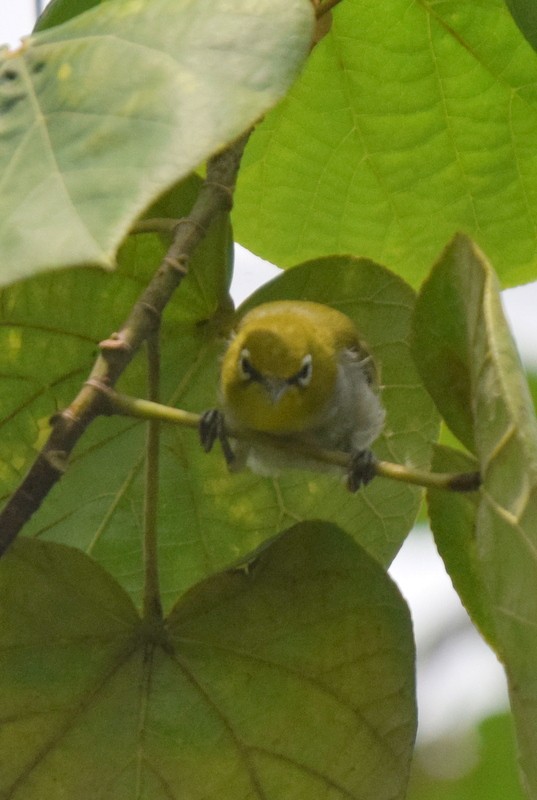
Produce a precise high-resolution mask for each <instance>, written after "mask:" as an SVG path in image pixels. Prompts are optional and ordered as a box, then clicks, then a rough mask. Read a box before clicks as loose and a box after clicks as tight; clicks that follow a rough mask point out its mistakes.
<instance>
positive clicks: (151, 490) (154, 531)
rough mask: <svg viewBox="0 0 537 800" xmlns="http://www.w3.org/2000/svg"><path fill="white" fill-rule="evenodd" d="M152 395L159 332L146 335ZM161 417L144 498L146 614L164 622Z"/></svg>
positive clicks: (153, 423)
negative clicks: (160, 524)
mask: <svg viewBox="0 0 537 800" xmlns="http://www.w3.org/2000/svg"><path fill="white" fill-rule="evenodd" d="M147 363H148V384H149V392H148V393H149V397H150V398H151V401H152V402H157V401H158V399H159V387H160V347H159V332H158V331H154V332H153V333H152V334H151V335H150V336H149V337H148V339H147ZM159 445H160V421H159V420H158V419H150V420H149V421H148V426H147V443H146V462H145V498H144V545H143V554H144V598H143V617H144V619H145V620H146V621H147V622H148V623H151V622H157V623H159V624H160V623H161V622H162V603H161V600H160V584H159V570H158V525H157V523H158V489H159Z"/></svg>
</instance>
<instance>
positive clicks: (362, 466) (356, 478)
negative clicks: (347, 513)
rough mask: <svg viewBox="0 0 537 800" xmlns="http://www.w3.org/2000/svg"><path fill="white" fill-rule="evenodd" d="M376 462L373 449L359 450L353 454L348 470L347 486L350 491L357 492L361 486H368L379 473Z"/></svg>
mask: <svg viewBox="0 0 537 800" xmlns="http://www.w3.org/2000/svg"><path fill="white" fill-rule="evenodd" d="M376 463H377V460H376V458H375V456H374V455H373V453H372V452H371V450H357V451H356V452H354V453H352V454H351V458H350V463H349V469H348V472H347V488H348V489H349V491H350V492H357V491H358V489H359V488H360V486H366V485H367V484H368V483H369V482H370V481H372V480H373V478H374V477H375V475H376V474H377V472H376V469H375V467H376Z"/></svg>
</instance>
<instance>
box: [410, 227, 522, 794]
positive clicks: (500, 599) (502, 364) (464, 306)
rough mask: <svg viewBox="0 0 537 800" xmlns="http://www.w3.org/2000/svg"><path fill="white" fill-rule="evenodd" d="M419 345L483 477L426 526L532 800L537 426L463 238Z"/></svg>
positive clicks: (425, 304) (495, 309) (491, 280)
mask: <svg viewBox="0 0 537 800" xmlns="http://www.w3.org/2000/svg"><path fill="white" fill-rule="evenodd" d="M446 287H450V288H449V291H446ZM455 331H456V334H455ZM415 337H416V340H415V353H416V355H417V356H419V365H420V370H421V373H422V377H423V380H424V382H425V383H426V385H427V386H428V387H429V389H430V391H431V394H432V395H433V396H434V397H435V400H436V403H437V405H438V408H439V410H440V411H441V413H443V414H444V416H445V418H446V420H447V421H448V423H449V424H450V426H451V427H452V429H453V430H454V432H455V433H460V434H461V436H464V439H465V443H466V444H467V445H468V446H469V447H471V448H472V449H473V450H474V452H475V454H476V456H477V459H478V463H479V468H480V471H481V474H482V478H483V487H482V489H481V491H480V494H479V495H478V496H477V498H457V499H453V498H450V497H449V495H447V494H445V493H444V494H442V493H441V492H438V491H436V492H432V491H431V492H430V510H431V525H432V527H433V531H434V533H435V536H436V537H438V539H439V542H440V543H439V549H440V551H441V552H442V553H444V554H445V557H446V566H447V568H448V570H450V572H451V573H452V575H453V581H454V583H455V585H456V586H457V587H458V588H459V591H460V594H461V597H462V598H463V600H464V601H465V602H466V605H467V607H468V609H469V611H470V613H471V614H472V616H473V618H474V619H475V621H476V624H477V625H478V626H480V627H481V629H482V630H483V633H484V634H485V635H486V636H487V638H488V639H489V641H491V643H492V644H493V646H494V647H495V649H496V650H497V652H498V655H499V656H500V658H501V660H502V661H503V663H504V664H505V666H506V670H507V675H508V679H509V688H510V694H511V701H512V706H513V711H514V716H515V722H516V727H517V735H518V740H519V747H520V751H521V757H522V758H521V761H522V766H523V770H524V774H525V779H526V785H527V787H528V791H529V795H530V797H533V798H536V797H537V765H536V761H535V753H536V752H537V723H536V719H537V685H536V681H535V664H536V663H537V628H536V625H535V620H536V619H537V421H536V419H535V413H534V409H533V402H532V399H531V395H530V392H529V389H528V385H527V382H526V380H525V376H524V372H523V369H522V366H521V364H520V359H519V357H518V354H517V352H516V348H515V346H514V343H513V339H512V336H511V334H510V331H509V328H508V326H507V323H506V321H505V317H504V314H503V310H502V305H501V298H500V295H499V292H498V283H497V279H496V276H495V274H494V272H493V270H492V268H491V267H490V266H489V264H488V263H487V262H486V260H485V258H484V257H483V255H482V254H481V253H480V252H479V251H478V250H477V248H475V246H474V245H472V243H471V242H470V241H469V240H468V239H466V238H464V237H457V238H456V239H455V241H454V242H453V244H452V245H451V246H450V247H448V248H447V250H446V251H445V252H444V254H443V255H442V257H441V259H440V260H439V262H438V264H437V265H436V267H435V268H434V270H433V272H432V274H431V276H430V278H429V279H428V281H427V282H426V283H425V285H424V287H423V289H422V292H421V294H420V296H419V299H418V302H417V305H416V322H415ZM465 381H466V383H465ZM448 383H450V385H451V390H448V389H447V385H448ZM457 417H459V418H460V420H459V421H458V420H457ZM443 458H444V461H443V463H442V464H438V465H437V466H440V467H442V466H444V467H446V466H447V467H448V468H449V466H453V456H451V457H450V458H449V463H446V458H447V456H446V455H445V454H444V456H443ZM455 528H456V529H457V531H456V533H455V536H456V541H457V542H458V544H459V549H458V552H457V553H456V554H455V550H454V545H455V542H454V538H453V536H454V535H453V530H454V529H455Z"/></svg>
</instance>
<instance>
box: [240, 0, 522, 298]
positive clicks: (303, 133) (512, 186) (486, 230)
mask: <svg viewBox="0 0 537 800" xmlns="http://www.w3.org/2000/svg"><path fill="white" fill-rule="evenodd" d="M536 85H537V60H536V59H535V53H534V52H533V50H532V49H531V48H530V46H529V45H528V44H527V43H526V42H525V41H524V39H523V38H522V37H521V35H520V33H519V31H518V30H517V28H516V26H515V24H514V23H513V20H512V19H511V17H510V15H509V12H508V11H507V9H506V8H505V6H504V4H503V2H502V0H457V1H456V2H453V1H452V0H442V2H431V1H430V0H423V2H419V3H410V4H409V3H408V2H407V0H385V2H383V3H379V2H377V0H345V2H343V3H340V4H339V5H338V6H337V8H335V9H334V11H333V24H332V28H331V31H330V33H329V34H328V35H327V36H326V37H325V38H324V39H323V40H322V41H321V43H320V44H319V45H318V46H317V47H316V48H315V50H314V51H313V53H312V55H311V57H310V58H309V59H308V63H307V66H306V69H305V70H304V72H303V73H302V75H301V77H300V79H299V81H298V82H297V83H296V84H295V85H294V87H293V89H292V90H291V92H290V93H289V95H288V96H287V97H286V99H285V100H284V102H283V103H281V104H280V105H279V106H278V107H277V108H276V109H274V111H272V112H271V113H270V114H268V115H267V116H266V118H265V120H264V122H263V123H262V124H261V125H260V126H259V127H258V129H257V130H256V132H255V134H254V136H253V137H252V139H251V140H250V142H249V145H248V148H247V150H246V153H245V158H244V160H243V168H242V169H241V174H240V176H239V182H238V192H237V197H236V204H235V216H234V226H235V233H236V235H237V237H238V241H240V242H241V244H244V245H245V246H246V247H248V249H250V250H252V251H253V252H255V253H257V254H258V255H260V256H262V257H263V258H266V259H268V260H270V261H272V262H273V263H275V264H277V265H279V266H281V267H288V266H292V265H293V264H295V263H297V262H300V261H303V260H305V259H309V258H313V257H318V256H320V255H325V254H328V253H334V252H339V253H352V254H354V255H357V256H367V257H368V258H372V259H374V260H375V261H379V262H380V263H382V264H385V265H386V266H387V267H389V268H390V269H393V270H395V271H397V272H399V273H400V274H401V275H402V276H403V277H405V279H406V280H408V281H410V282H411V283H413V284H417V283H419V282H421V280H422V279H423V277H424V276H425V274H426V273H427V272H428V270H429V267H430V264H431V263H432V261H433V259H434V258H436V255H437V253H438V252H439V251H440V249H441V248H442V247H443V246H444V243H445V242H446V241H448V240H449V239H450V238H451V237H452V236H453V235H454V233H455V232H456V231H459V230H462V231H465V232H467V233H469V234H471V235H472V236H474V238H475V239H476V241H477V242H478V243H479V244H480V245H481V246H482V247H483V248H484V249H485V250H486V251H487V252H488V253H490V256H491V257H492V259H493V260H494V263H496V264H498V265H499V269H501V278H502V282H503V283H504V284H513V283H520V282H524V281H527V280H530V279H532V278H534V277H535V275H536V267H537V261H536V257H535V253H536V252H537V238H536V233H535V231H536V225H535V219H536V218H537V194H536V193H535V191H534V187H535V185H536V183H537V160H536V159H535V157H534V153H535V130H536V129H537V93H536V91H535V86H536ZM274 231H277V235H274Z"/></svg>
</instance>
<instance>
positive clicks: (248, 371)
mask: <svg viewBox="0 0 537 800" xmlns="http://www.w3.org/2000/svg"><path fill="white" fill-rule="evenodd" d="M239 373H240V376H241V378H243V379H244V380H245V381H255V380H258V378H259V373H258V371H257V370H256V369H255V367H254V366H252V362H251V360H250V351H249V350H246V349H244V350H241V354H240V357H239Z"/></svg>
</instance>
